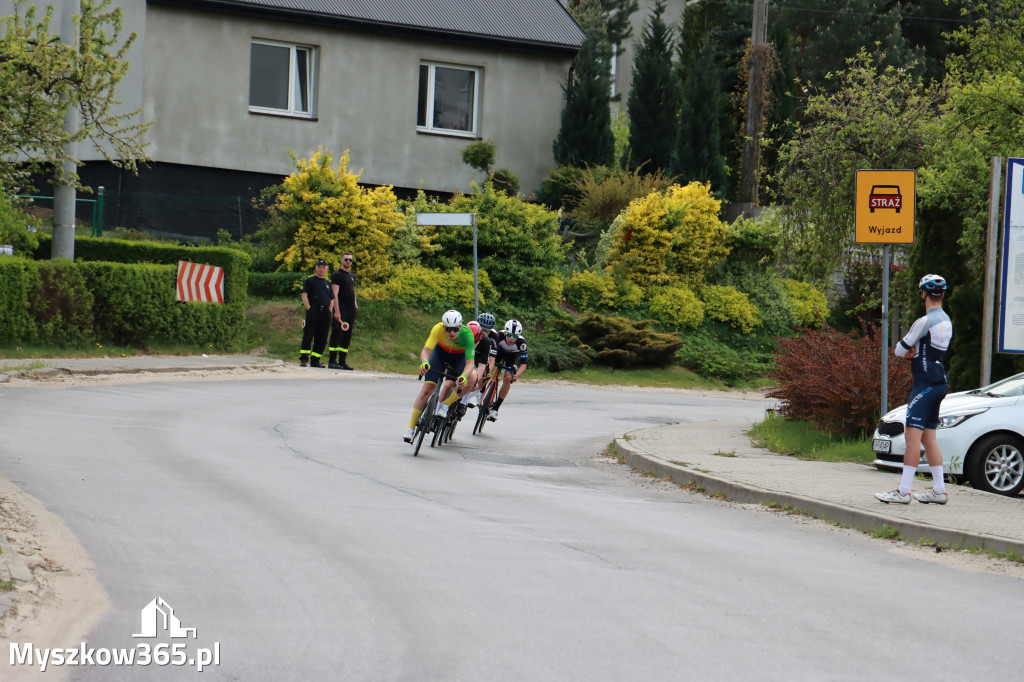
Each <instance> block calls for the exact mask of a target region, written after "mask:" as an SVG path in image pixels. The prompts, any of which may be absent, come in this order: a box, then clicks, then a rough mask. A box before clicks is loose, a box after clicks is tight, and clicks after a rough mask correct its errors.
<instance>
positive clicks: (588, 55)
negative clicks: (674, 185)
mask: <svg viewBox="0 0 1024 682" xmlns="http://www.w3.org/2000/svg"><path fill="white" fill-rule="evenodd" d="M604 56H605V53H604V51H603V50H602V49H601V43H600V41H599V40H598V39H595V38H591V37H589V36H588V37H587V39H586V40H584V41H583V45H582V47H580V51H579V53H578V54H577V55H576V61H575V62H574V63H573V69H572V71H571V72H570V74H569V82H568V83H566V85H565V88H564V94H565V107H563V109H562V127H561V129H559V131H558V137H556V138H555V141H554V143H553V144H552V151H553V152H554V154H555V161H556V162H557V163H558V165H560V166H608V165H611V163H612V161H613V160H614V157H615V138H614V136H613V135H612V117H611V109H610V108H609V107H608V92H609V90H610V87H611V83H610V79H609V74H608V64H607V61H606V60H605V59H604Z"/></svg>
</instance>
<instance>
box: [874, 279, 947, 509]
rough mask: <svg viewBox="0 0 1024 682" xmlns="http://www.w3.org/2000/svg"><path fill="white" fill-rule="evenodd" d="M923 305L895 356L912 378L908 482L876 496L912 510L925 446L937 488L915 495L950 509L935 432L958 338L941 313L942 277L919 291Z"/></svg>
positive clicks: (926, 281) (906, 457)
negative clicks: (947, 363)
mask: <svg viewBox="0 0 1024 682" xmlns="http://www.w3.org/2000/svg"><path fill="white" fill-rule="evenodd" d="M918 290H919V291H920V295H921V300H922V301H924V310H925V314H924V317H919V318H917V320H916V321H915V322H914V324H913V326H911V327H910V331H909V332H907V335H906V336H904V337H903V338H902V339H901V340H900V342H899V343H898V344H896V347H895V348H894V349H893V352H894V353H896V355H898V356H899V357H901V358H906V359H908V360H910V372H911V374H912V375H913V377H914V386H913V388H912V389H911V390H910V402H909V403H907V420H906V423H907V425H906V430H905V432H904V433H905V437H906V444H907V449H906V451H905V452H904V453H903V477H902V478H901V479H900V487H899V488H897V489H896V490H893V491H892V492H888V493H875V497H877V498H878V499H879V501H881V502H885V503H886V504H888V503H890V502H895V503H897V504H910V488H911V485H912V484H913V482H914V476H915V474H917V464H918V462H919V461H920V460H921V444H922V443H923V444H924V455H925V457H926V458H927V459H928V468H929V469H930V470H931V474H932V484H933V487H932V489H931V490H929V491H928V492H926V493H918V494H916V495H914V499H915V500H917V501H918V502H934V503H935V504H946V502H948V501H949V495H948V494H947V493H946V485H945V481H944V480H943V476H942V450H940V449H939V444H938V442H936V440H935V429H936V427H938V425H939V405H940V404H941V403H942V399H943V398H945V397H946V391H947V390H948V386H947V385H946V370H945V368H944V367H943V366H942V359H943V358H944V357H945V355H946V350H947V349H948V348H949V342H950V340H951V339H952V338H953V323H952V322H950V320H949V315H947V314H946V313H945V311H944V310H942V298H943V296H944V295H945V293H946V280H945V279H943V278H942V277H940V276H939V275H925V276H924V277H922V278H921V282H920V284H919V285H918Z"/></svg>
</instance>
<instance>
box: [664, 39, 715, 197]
mask: <svg viewBox="0 0 1024 682" xmlns="http://www.w3.org/2000/svg"><path fill="white" fill-rule="evenodd" d="M721 87H722V86H721V81H720V76H719V72H718V68H717V67H716V65H715V60H714V48H713V46H712V45H711V44H710V43H708V44H706V45H705V46H704V49H702V50H701V51H700V54H699V55H698V57H697V61H696V62H694V63H693V66H692V68H690V69H689V70H688V72H687V74H686V82H685V83H684V85H683V94H682V107H681V109H680V112H679V123H678V132H677V134H676V143H675V146H674V148H673V150H672V163H671V169H672V174H673V175H677V176H679V179H678V181H679V182H680V183H682V184H686V183H688V182H694V181H696V182H710V183H711V189H712V191H713V192H714V193H715V194H716V195H717V196H719V197H721V196H723V194H724V193H725V191H726V186H725V185H726V171H725V157H724V156H723V155H722V147H721V129H720V128H719V121H720V118H721V111H720V110H721V103H722V94H721Z"/></svg>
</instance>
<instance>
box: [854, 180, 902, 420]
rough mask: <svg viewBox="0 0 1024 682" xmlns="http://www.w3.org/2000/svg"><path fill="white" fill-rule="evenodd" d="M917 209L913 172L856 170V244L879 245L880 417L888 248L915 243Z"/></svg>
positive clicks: (885, 370)
mask: <svg viewBox="0 0 1024 682" xmlns="http://www.w3.org/2000/svg"><path fill="white" fill-rule="evenodd" d="M916 206H917V172H916V171H912V170H859V171H857V173H856V178H855V182H854V209H855V214H856V230H855V233H856V242H857V243H858V244H881V245H882V333H881V336H882V382H881V385H882V396H881V408H882V414H885V413H886V412H888V411H889V249H890V247H891V245H893V244H913V243H914V224H915V220H916V218H917V215H916Z"/></svg>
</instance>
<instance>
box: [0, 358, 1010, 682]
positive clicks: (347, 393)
mask: <svg viewBox="0 0 1024 682" xmlns="http://www.w3.org/2000/svg"><path fill="white" fill-rule="evenodd" d="M418 386H419V385H418V384H417V383H416V382H415V381H413V380H412V379H410V378H399V377H386V378H382V377H378V376H371V375H359V374H357V375H355V376H351V375H350V376H348V377H345V379H344V380H338V381H302V380H252V381H207V382H193V383H154V384H136V385H120V386H101V385H94V386H88V385H85V386H81V387H77V388H72V389H68V390H53V389H47V388H41V387H40V388H36V387H16V388H11V387H0V410H2V415H3V417H2V420H3V431H4V436H3V439H2V441H0V473H2V474H3V475H5V476H7V477H8V478H10V479H11V480H13V481H14V482H15V483H17V484H18V485H19V486H20V487H22V488H23V489H24V490H25V491H26V492H28V493H30V494H32V495H35V496H36V497H38V498H40V499H41V500H42V501H43V502H44V503H45V504H46V505H47V507H48V508H49V509H50V510H51V511H53V512H55V513H56V514H57V515H59V516H60V517H61V518H62V519H63V520H64V521H65V523H66V524H67V525H68V526H69V527H70V528H71V530H72V531H73V532H74V533H75V534H76V535H77V537H78V538H79V540H80V541H81V542H82V544H83V545H84V546H85V548H86V549H87V550H88V552H89V553H90V555H91V557H92V558H93V560H94V562H95V563H96V567H97V571H98V573H99V577H100V579H101V581H102V582H103V584H104V586H105V587H106V589H107V590H108V592H109V593H110V598H111V601H112V603H113V607H114V608H113V610H112V611H111V612H110V613H109V614H107V615H106V616H105V617H104V618H103V620H102V621H101V622H100V624H99V625H98V626H97V628H96V629H95V631H94V632H93V633H92V636H91V638H90V640H89V645H90V646H92V647H97V648H99V647H106V648H125V647H135V646H136V645H137V644H138V643H139V642H140V641H143V640H140V639H139V638H133V637H132V635H133V634H136V633H139V632H140V627H144V624H143V625H140V618H141V616H140V609H142V608H143V607H145V606H146V605H147V604H149V603H150V602H151V601H152V600H153V599H155V598H156V597H160V598H162V599H163V600H165V601H166V602H167V603H168V604H169V605H171V606H172V607H173V608H174V614H175V617H177V618H179V619H180V622H181V625H182V626H183V627H194V628H196V629H197V635H198V636H197V638H196V639H182V640H170V639H165V640H164V641H168V642H184V643H186V644H187V647H188V651H189V654H190V655H192V653H193V651H194V650H195V649H197V648H200V647H213V645H214V643H215V642H216V643H218V644H219V647H220V665H219V666H216V667H209V668H207V669H206V670H205V671H204V672H203V673H202V676H203V679H214V680H245V681H247V682H248V681H262V680H266V681H268V682H270V681H272V682H278V681H280V680H304V681H305V680H372V681H380V680H473V681H477V680H488V681H492V680H494V681H496V680H616V681H620V680H624V679H636V680H679V679H729V680H733V679H755V678H756V679H764V680H782V679H786V680H793V679H798V680H803V679H806V680H821V679H840V680H843V679H850V680H854V679H857V680H859V679H864V678H866V677H869V676H875V677H883V678H884V677H890V676H892V677H895V676H897V675H900V676H902V675H905V674H910V673H911V671H913V670H921V669H923V670H932V671H934V672H935V673H936V674H938V673H940V672H941V676H943V677H950V678H962V677H966V676H968V675H971V676H982V677H985V676H993V677H995V676H998V677H999V678H1003V679H1011V678H1013V677H1014V676H1016V677H1020V675H1021V674H1022V673H1024V663H1022V657H1021V656H1020V654H1019V653H1018V652H1019V651H1020V649H1021V646H1020V645H1021V643H1022V639H1024V609H1021V608H1020V606H1021V601H1022V600H1021V594H1022V592H1024V591H1022V585H1021V582H1020V581H1019V580H1017V579H1015V578H1011V577H1005V576H999V575H992V574H987V573H968V572H965V571H959V570H954V569H951V568H949V567H945V566H942V565H939V564H934V563H931V562H925V561H921V560H917V559H913V558H911V557H908V556H906V555H903V554H899V553H894V552H891V551H889V549H888V548H887V546H886V545H885V544H884V543H880V542H878V541H876V540H872V539H871V538H868V537H866V536H860V535H856V534H850V533H823V532H821V530H820V529H818V528H814V527H809V526H806V525H802V524H796V523H793V522H792V521H791V520H790V519H787V518H785V517H782V516H779V515H772V514H755V513H751V512H750V511H747V510H744V509H742V508H739V507H735V506H732V505H725V504H721V503H718V502H716V501H714V500H708V499H706V498H704V497H703V496H700V495H696V494H691V493H688V492H686V491H683V490H680V489H678V488H674V487H671V486H666V485H653V484H651V483H650V482H649V481H647V480H646V479H644V478H642V477H639V476H633V475H629V474H628V472H627V470H626V469H625V468H624V467H623V466H621V465H618V464H615V463H613V462H611V461H609V460H608V459H607V458H600V457H599V456H598V455H599V454H600V452H601V451H602V449H603V448H604V447H605V446H606V445H607V444H608V443H609V441H610V440H611V439H612V437H613V436H615V435H617V434H621V433H623V432H625V431H628V430H631V429H634V428H639V427H643V426H647V425H654V424H662V423H667V422H675V421H686V420H706V419H716V418H729V419H736V418H749V419H751V420H756V419H758V418H760V417H761V416H762V414H763V410H764V407H765V404H764V403H762V402H760V401H748V400H736V399H729V398H719V397H710V398H709V397H697V396H691V395H683V394H681V393H678V392H652V391H647V392H639V391H622V390H598V389H588V388H581V387H571V386H553V385H548V384H543V385H541V384H538V385H530V384H521V385H518V386H516V387H515V388H514V389H513V394H512V397H511V399H510V400H509V402H508V403H507V405H506V406H505V407H504V408H503V410H502V416H501V418H500V420H499V421H498V422H497V423H495V424H490V425H489V426H488V428H487V430H486V431H485V433H484V435H483V436H482V437H473V436H471V435H470V431H471V427H467V426H466V425H467V424H468V423H469V422H467V421H464V422H463V424H462V426H461V427H460V429H461V431H460V432H458V433H456V436H455V439H454V440H453V441H452V443H450V444H449V445H447V446H445V447H443V448H440V449H435V450H430V449H429V448H428V447H426V445H425V446H424V450H423V451H422V452H421V456H420V457H419V458H413V457H412V456H411V447H410V446H408V445H405V444H404V443H402V442H401V432H402V429H403V427H404V426H405V424H406V422H407V420H408V415H409V410H410V407H411V401H412V397H413V395H414V393H415V391H416V390H417V389H418ZM4 655H6V652H5V654H4ZM194 677H195V672H194V671H193V670H191V669H190V668H188V667H174V666H165V667H157V666H153V665H151V666H148V667H139V666H135V667H132V668H121V669H118V670H116V671H113V670H111V669H110V668H109V667H101V666H94V667H92V668H80V669H75V670H73V671H72V679H82V680H108V679H118V680H131V679H139V680H150V679H193V678H194Z"/></svg>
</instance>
